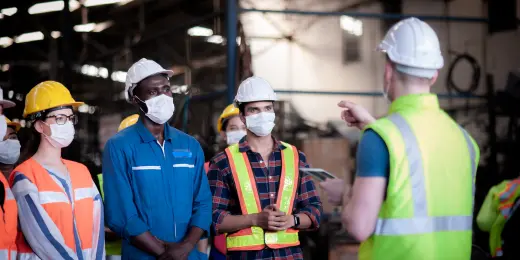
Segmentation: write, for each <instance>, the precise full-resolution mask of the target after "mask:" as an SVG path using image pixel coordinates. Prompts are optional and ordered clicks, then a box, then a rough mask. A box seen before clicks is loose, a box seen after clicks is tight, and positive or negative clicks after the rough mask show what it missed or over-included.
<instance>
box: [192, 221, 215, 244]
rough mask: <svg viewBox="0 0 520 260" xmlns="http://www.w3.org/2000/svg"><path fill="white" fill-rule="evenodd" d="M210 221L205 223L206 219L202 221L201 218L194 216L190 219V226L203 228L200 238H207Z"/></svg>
mask: <svg viewBox="0 0 520 260" xmlns="http://www.w3.org/2000/svg"><path fill="white" fill-rule="evenodd" d="M210 224H211V223H207V221H204V219H203V218H200V217H199V218H194V219H192V221H191V224H190V226H191V227H198V228H200V229H202V230H204V234H202V236H201V237H200V239H205V238H208V237H209V234H210V233H209V232H210V230H209V226H210Z"/></svg>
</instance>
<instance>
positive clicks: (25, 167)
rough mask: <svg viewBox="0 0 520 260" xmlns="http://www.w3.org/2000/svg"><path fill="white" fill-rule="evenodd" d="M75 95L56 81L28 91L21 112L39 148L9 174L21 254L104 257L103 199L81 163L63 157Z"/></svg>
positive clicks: (70, 137) (30, 256)
mask: <svg viewBox="0 0 520 260" xmlns="http://www.w3.org/2000/svg"><path fill="white" fill-rule="evenodd" d="M82 104H83V102H77V101H75V100H74V99H73V98H72V96H71V95H70V92H69V90H68V89H67V88H66V87H65V86H63V85H62V84H61V83H59V82H56V81H45V82H42V83H40V84H38V85H36V86H35V87H34V88H32V89H31V91H29V93H28V94H27V96H26V102H25V109H24V113H23V116H24V117H25V118H29V119H30V120H31V121H32V122H33V124H32V125H33V127H34V134H35V135H36V137H37V139H39V142H38V149H37V151H36V152H35V153H34V155H33V156H32V157H31V158H29V159H28V160H27V161H25V162H23V163H21V164H20V165H18V166H17V167H16V168H15V169H14V171H13V173H12V174H11V176H10V178H9V182H10V184H11V188H12V190H13V193H14V196H15V198H16V201H17V203H18V210H19V219H20V227H21V232H22V233H21V234H19V236H18V239H17V246H18V254H19V257H21V258H22V259H40V258H41V259H95V260H101V259H105V236H104V232H103V230H104V220H103V202H102V200H101V196H100V195H99V192H98V190H97V188H96V185H95V184H94V182H93V181H92V178H91V175H90V173H89V171H88V169H87V167H85V166H84V165H83V164H81V163H77V162H73V161H69V160H65V159H62V158H61V151H62V149H63V148H65V147H67V146H68V145H69V144H70V143H71V142H72V140H73V139H74V133H75V129H74V125H75V124H76V123H77V118H76V115H75V114H74V109H76V108H77V107H79V106H80V105H82Z"/></svg>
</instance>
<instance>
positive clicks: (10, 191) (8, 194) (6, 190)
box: [5, 187, 14, 200]
mask: <svg viewBox="0 0 520 260" xmlns="http://www.w3.org/2000/svg"><path fill="white" fill-rule="evenodd" d="M5 192H6V193H7V196H6V198H5V200H14V194H13V191H12V190H11V189H10V188H9V187H6V189H5Z"/></svg>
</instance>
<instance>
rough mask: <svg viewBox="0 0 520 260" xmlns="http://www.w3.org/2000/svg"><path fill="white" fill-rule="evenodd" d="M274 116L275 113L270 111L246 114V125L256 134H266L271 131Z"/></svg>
mask: <svg viewBox="0 0 520 260" xmlns="http://www.w3.org/2000/svg"><path fill="white" fill-rule="evenodd" d="M275 118H276V116H275V114H274V113H271V112H262V113H258V114H255V115H250V116H246V126H247V129H249V131H251V132H253V134H255V135H257V136H267V135H269V134H270V133H271V131H273V128H274V119H275Z"/></svg>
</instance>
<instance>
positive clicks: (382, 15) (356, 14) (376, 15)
mask: <svg viewBox="0 0 520 260" xmlns="http://www.w3.org/2000/svg"><path fill="white" fill-rule="evenodd" d="M239 11H240V12H242V13H246V12H256V13H275V14H295V15H315V16H342V15H346V16H351V17H359V18H372V19H402V18H409V17H416V18H419V19H421V20H424V21H428V20H430V21H451V22H467V23H487V22H488V19H487V18H482V17H470V16H439V15H422V14H385V13H364V12H320V11H302V10H294V9H293V10H291V9H286V10H268V9H253V8H243V9H240V10H239Z"/></svg>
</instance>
